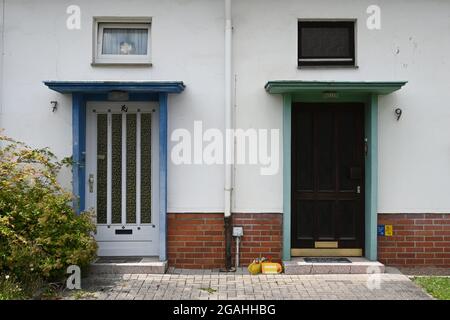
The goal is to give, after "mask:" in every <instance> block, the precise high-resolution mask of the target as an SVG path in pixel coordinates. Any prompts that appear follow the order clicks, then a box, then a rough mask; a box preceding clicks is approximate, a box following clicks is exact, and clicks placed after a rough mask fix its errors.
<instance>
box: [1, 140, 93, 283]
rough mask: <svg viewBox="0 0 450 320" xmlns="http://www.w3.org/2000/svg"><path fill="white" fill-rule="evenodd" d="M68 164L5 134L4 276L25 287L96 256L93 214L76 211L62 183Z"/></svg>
mask: <svg viewBox="0 0 450 320" xmlns="http://www.w3.org/2000/svg"><path fill="white" fill-rule="evenodd" d="M62 166H63V164H62V163H61V162H58V161H56V158H55V156H54V155H53V154H52V153H51V152H50V151H49V150H48V149H32V148H30V147H28V146H27V145H25V144H23V143H20V142H16V141H14V140H12V139H10V138H7V137H5V136H2V135H0V275H1V274H10V275H12V276H14V277H15V279H17V280H18V281H19V282H20V283H22V284H29V283H32V282H35V281H37V280H45V281H49V280H55V279H60V278H61V277H62V276H63V275H64V274H65V270H66V268H67V267H68V266H69V265H78V266H80V267H83V266H86V265H88V264H89V263H90V262H91V261H92V259H93V258H94V256H95V252H96V249H97V245H96V243H95V240H94V239H93V237H92V232H93V231H94V230H95V225H94V224H93V222H92V216H91V215H90V214H89V213H83V214H81V215H77V214H76V213H75V212H74V210H73V208H72V206H71V203H72V201H73V196H72V194H71V193H69V192H67V191H66V190H64V189H63V188H62V186H61V185H60V184H59V183H58V181H57V176H58V173H59V171H60V169H61V167H62Z"/></svg>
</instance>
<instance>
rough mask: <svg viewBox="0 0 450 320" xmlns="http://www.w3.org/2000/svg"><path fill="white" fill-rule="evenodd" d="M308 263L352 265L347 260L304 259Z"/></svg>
mask: <svg viewBox="0 0 450 320" xmlns="http://www.w3.org/2000/svg"><path fill="white" fill-rule="evenodd" d="M304 260H305V262H308V263H352V262H351V261H350V260H349V259H347V258H304Z"/></svg>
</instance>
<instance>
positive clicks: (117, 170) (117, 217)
mask: <svg viewBox="0 0 450 320" xmlns="http://www.w3.org/2000/svg"><path fill="white" fill-rule="evenodd" d="M111 142H112V146H111V148H112V179H111V188H112V196H111V204H112V208H111V212H112V213H111V214H112V223H121V222H122V115H121V114H113V115H112V141H111Z"/></svg>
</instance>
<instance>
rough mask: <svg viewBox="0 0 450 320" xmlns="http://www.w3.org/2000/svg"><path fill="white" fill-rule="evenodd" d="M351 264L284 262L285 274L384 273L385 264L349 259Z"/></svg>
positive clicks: (303, 260) (295, 259)
mask: <svg viewBox="0 0 450 320" xmlns="http://www.w3.org/2000/svg"><path fill="white" fill-rule="evenodd" d="M347 259H348V260H350V262H330V263H317V262H307V261H305V259H304V258H293V259H292V260H291V261H283V265H284V273H285V274H292V275H295V274H298V275H302V274H367V273H384V272H385V267H384V264H382V263H380V262H378V261H370V260H367V259H365V258H347Z"/></svg>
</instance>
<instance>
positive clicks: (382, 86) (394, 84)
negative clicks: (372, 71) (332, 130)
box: [264, 80, 408, 94]
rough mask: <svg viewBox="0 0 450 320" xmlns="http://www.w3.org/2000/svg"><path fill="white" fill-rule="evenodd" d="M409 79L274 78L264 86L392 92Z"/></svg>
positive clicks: (285, 89)
mask: <svg viewBox="0 0 450 320" xmlns="http://www.w3.org/2000/svg"><path fill="white" fill-rule="evenodd" d="M407 83H408V82H407V81H304V80H273V81H268V82H267V83H266V85H265V86H264V88H265V89H266V91H267V92H268V93H270V94H284V93H321V92H327V91H336V92H348V93H366V94H370V93H376V94H390V93H392V92H394V91H397V90H399V89H400V88H402V87H403V86H404V85H406V84H407Z"/></svg>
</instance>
